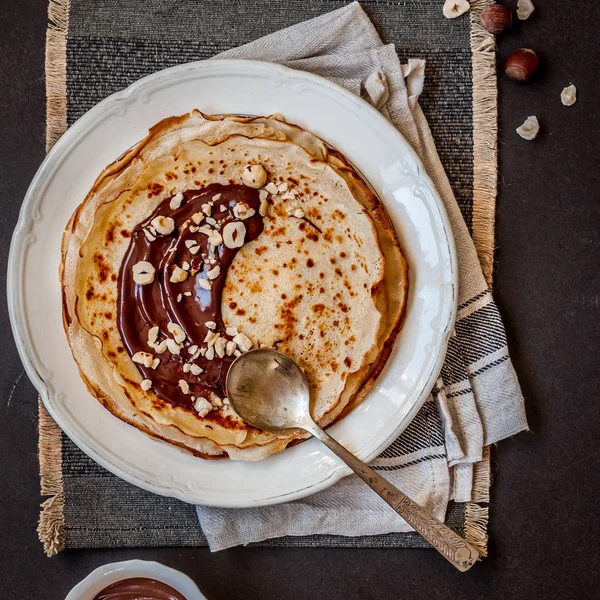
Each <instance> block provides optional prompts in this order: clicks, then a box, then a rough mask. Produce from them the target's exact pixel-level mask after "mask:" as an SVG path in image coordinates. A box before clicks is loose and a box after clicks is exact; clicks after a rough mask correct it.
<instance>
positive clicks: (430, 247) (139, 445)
mask: <svg viewBox="0 0 600 600" xmlns="http://www.w3.org/2000/svg"><path fill="white" fill-rule="evenodd" d="M193 108H198V109H200V110H202V111H203V112H206V113H240V114H257V115H268V114H270V113H274V112H280V113H283V114H284V115H285V117H286V119H287V120H288V121H289V122H292V123H297V124H299V125H300V126H302V127H304V128H306V129H308V130H310V131H312V132H314V133H315V134H317V135H318V136H320V137H321V138H323V139H324V140H325V141H327V142H328V143H329V144H331V145H332V146H334V147H335V148H338V149H339V150H341V151H342V152H343V153H344V154H345V155H346V157H348V158H349V159H350V160H351V161H352V162H353V163H354V164H355V165H357V167H358V168H359V170H360V171H361V172H362V174H363V175H364V176H365V177H366V178H367V180H368V181H369V182H370V184H371V185H372V186H373V188H374V189H375V191H376V192H377V193H378V194H379V196H380V197H381V198H382V199H383V201H384V202H385V205H386V207H387V209H388V211H389V213H390V215H391V218H392V221H393V223H394V226H395V228H396V232H397V233H398V237H399V239H400V243H401V245H402V248H403V251H404V253H405V255H406V258H407V260H408V263H409V268H410V287H409V300H408V308H407V315H406V322H405V324H404V327H403V329H402V331H401V333H400V335H399V337H398V340H397V343H396V346H395V349H394V352H393V354H392V356H391V357H390V359H389V361H388V363H387V365H386V368H385V369H384V371H383V373H382V374H381V375H380V377H379V379H378V380H377V382H376V385H375V386H374V387H373V389H372V391H371V392H370V393H369V395H368V397H367V398H366V399H365V401H364V402H363V403H362V404H361V405H360V406H359V407H358V408H357V409H356V410H354V411H353V412H352V413H351V414H350V415H348V416H347V417H346V418H344V419H343V420H342V421H341V422H339V423H337V424H335V425H334V426H333V427H331V429H330V431H331V433H332V434H333V435H334V437H336V438H337V439H338V440H339V441H340V442H341V443H342V444H344V445H345V446H347V447H348V448H349V449H350V450H352V451H353V452H354V453H355V454H357V455H358V456H359V457H360V458H362V459H365V460H369V459H371V458H374V457H375V456H376V455H377V454H378V453H380V452H381V451H382V450H383V449H384V448H385V447H386V446H388V445H389V444H390V443H391V442H392V441H393V440H394V438H395V437H396V436H397V435H398V434H399V433H400V432H401V431H402V430H403V429H404V428H405V427H406V426H407V425H408V423H409V422H410V420H411V419H412V417H413V416H414V415H415V413H416V412H417V411H418V409H419V408H420V407H421V405H422V403H423V402H424V400H425V398H426V396H427V394H428V393H429V391H430V389H431V388H432V387H433V384H434V382H435V379H436V377H437V375H438V373H439V371H440V368H441V364H442V360H443V358H444V354H445V350H446V343H447V339H448V336H449V334H450V331H451V328H452V323H453V322H454V316H455V311H456V289H457V271H458V269H457V263H456V256H455V249H454V242H453V238H452V233H451V229H450V225H449V223H448V219H447V216H446V213H445V211H444V208H443V205H442V202H441V200H440V198H439V197H438V195H437V193H436V191H435V190H434V187H433V185H432V183H431V181H430V180H429V179H428V177H427V175H426V174H425V172H424V170H423V168H422V166H421V164H420V162H419V160H418V158H417V157H416V155H415V153H414V152H413V150H412V149H411V148H410V146H409V145H408V143H407V142H406V141H405V140H404V138H403V137H402V136H401V135H400V134H399V133H398V132H397V131H396V129H394V127H392V126H391V125H390V123H389V122H388V121H387V120H386V119H385V118H384V117H383V116H382V115H381V114H380V113H379V112H377V111H376V110H375V109H374V108H372V107H371V106H370V105H368V104H367V103H366V102H364V101H363V100H361V99H360V98H358V97H356V96H355V95H353V94H351V93H350V92H347V91H346V90H344V89H343V88H341V87H339V86H337V85H335V84H333V83H331V82H329V81H327V80H325V79H322V78H320V77H317V76H314V75H311V74H308V73H303V72H300V71H294V70H290V69H287V68H285V67H282V66H279V65H273V64H267V63H260V62H250V61H234V60H214V61H202V62H196V63H190V64H186V65H181V66H178V67H174V68H171V69H167V70H165V71H160V72H159V73H155V74H153V75H150V76H149V77H146V78H144V79H141V80H140V81H138V82H137V83H135V84H133V85H132V86H131V87H129V88H127V89H126V90H124V91H122V92H119V93H117V94H114V95H113V96H110V97H109V98H107V99H106V100H104V101H103V102H100V104H98V105H97V106H95V107H94V108H93V109H92V110H90V111H89V112H88V113H86V114H85V115H84V116H83V117H82V118H81V119H79V121H77V122H76V123H75V124H74V125H73V126H72V127H71V128H70V129H69V130H68V131H67V132H66V133H65V135H63V137H62V138H61V139H60V141H59V142H58V143H57V144H56V145H55V146H54V148H53V149H52V151H51V152H50V153H49V154H48V156H47V158H46V160H45V161H44V162H43V164H42V166H41V167H40V169H39V170H38V172H37V174H36V176H35V177H34V179H33V181H32V183H31V186H30V187H29V190H28V191H27V195H26V197H25V200H24V202H23V207H22V209H21V215H20V218H19V222H18V224H17V227H16V230H15V233H14V236H13V240H12V244H11V250H10V259H9V273H8V300H9V309H10V318H11V324H12V327H13V331H14V335H15V339H16V342H17V347H18V349H19V353H20V355H21V359H22V360H23V363H24V365H25V369H26V371H27V374H28V375H29V377H30V379H31V380H32V382H33V383H34V385H35V386H36V387H37V389H38V390H39V392H40V394H41V396H42V398H43V401H44V404H45V405H46V407H47V409H48V411H49V412H50V414H51V415H52V417H54V419H55V420H56V422H57V423H58V424H59V425H60V427H61V428H62V429H63V430H64V431H65V433H66V434H67V435H68V436H69V437H70V438H71V439H72V440H73V441H74V442H75V443H76V444H77V445H78V446H79V447H80V448H81V449H82V450H83V451H84V452H85V453H86V454H88V455H89V456H90V457H92V458H93V459H94V460H95V461H97V462H98V463H100V464H101V465H102V466H104V467H105V468H107V469H108V470H109V471H112V472H113V473H114V474H116V475H118V476H119V477H122V478H123V479H126V480H127V481H130V482H131V483H133V484H135V485H137V486H140V487H142V488H145V489H147V490H150V491H152V492H155V493H158V494H164V495H168V496H175V497H177V498H180V499H181V500H184V501H186V502H192V503H197V504H205V505H212V506H223V507H248V506H257V505H266V504H275V503H278V502H285V501H289V500H294V499H297V498H301V497H303V496H307V495H309V494H312V493H314V492H317V491H319V490H322V489H324V488H327V487H329V486H330V485H332V484H333V483H335V482H336V481H338V480H339V479H341V478H342V477H343V476H345V475H347V474H348V472H349V470H348V469H347V467H345V466H343V465H342V464H341V463H340V462H339V461H338V460H337V459H336V458H335V457H334V456H333V455H332V454H330V453H329V451H328V450H326V449H325V448H324V447H323V446H322V445H321V444H320V443H319V442H318V441H316V440H310V441H307V442H305V443H302V444H299V445H297V446H294V447H293V448H290V449H288V450H286V451H285V452H283V453H281V454H278V455H275V456H271V457H269V458H267V459H266V460H264V461H261V462H258V463H251V464H248V463H240V462H233V461H207V460H202V459H199V458H195V457H193V456H191V455H189V454H186V453H184V452H182V451H180V450H178V449H177V448H175V447H173V446H169V445H167V444H165V443H162V442H159V441H155V440H153V439H151V438H150V437H148V436H146V435H144V434H143V433H141V432H139V431H138V430H137V429H135V428H134V427H131V426H129V425H127V424H125V423H123V422H122V421H120V420H119V419H117V418H115V417H113V416H112V415H111V414H110V413H109V412H108V411H107V410H105V409H104V408H103V407H102V406H101V405H100V403H99V402H97V401H96V400H95V399H94V398H93V397H92V396H91V395H90V394H89V393H88V391H87V389H86V387H85V385H84V384H83V382H82V381H81V379H80V377H79V373H78V370H77V366H76V364H75V362H74V360H73V358H72V356H71V351H70V349H69V346H68V343H67V339H66V337H65V333H64V331H63V324H62V314H61V289H60V285H59V280H58V267H59V262H60V242H61V236H62V232H63V229H64V227H65V225H66V223H67V221H68V219H69V217H70V216H71V214H72V212H73V211H74V210H75V208H76V207H77V206H78V205H79V203H80V202H81V201H82V200H83V198H84V197H85V195H86V194H87V192H88V190H89V189H90V187H91V185H92V183H93V181H94V179H95V178H96V176H97V175H98V174H99V173H100V171H101V170H102V169H103V168H104V167H105V166H106V165H107V164H109V163H111V162H112V161H113V160H114V159H115V158H116V157H117V156H119V155H120V154H121V153H122V152H124V151H125V150H126V149H128V148H129V147H131V146H132V145H133V144H134V143H136V142H137V141H139V140H140V139H142V138H143V137H144V136H145V135H146V133H147V130H148V128H149V127H150V126H152V125H154V124H155V123H157V122H158V121H160V120H161V119H163V118H164V117H168V116H171V115H179V114H183V113H185V112H188V111H190V110H191V109H193Z"/></svg>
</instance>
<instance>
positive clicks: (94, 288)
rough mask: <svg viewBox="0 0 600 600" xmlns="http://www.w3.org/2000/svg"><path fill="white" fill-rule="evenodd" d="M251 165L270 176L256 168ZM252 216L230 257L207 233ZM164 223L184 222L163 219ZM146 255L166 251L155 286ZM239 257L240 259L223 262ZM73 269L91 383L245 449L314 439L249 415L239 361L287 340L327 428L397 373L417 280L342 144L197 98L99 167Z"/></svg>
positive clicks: (140, 422)
mask: <svg viewBox="0 0 600 600" xmlns="http://www.w3.org/2000/svg"><path fill="white" fill-rule="evenodd" d="M261 167H262V169H261ZM255 169H259V170H262V171H263V174H265V175H266V179H264V178H263V179H264V180H261V177H260V173H259V176H258V177H254V178H252V177H250V178H249V177H248V173H255ZM244 199H246V201H244ZM207 206H208V208H207ZM259 206H260V209H259ZM259 210H260V217H259ZM167 213H168V215H169V216H168V218H167ZM190 215H191V216H192V217H194V218H195V220H193V219H191V218H190ZM249 215H250V216H251V217H252V219H253V222H255V225H254V230H255V231H256V232H259V233H258V234H257V235H256V236H255V237H253V236H250V235H248V237H247V239H246V240H242V242H243V245H241V246H238V247H236V248H235V252H236V253H235V255H234V256H233V255H232V254H231V252H230V254H229V255H227V252H229V250H228V249H227V246H226V242H225V243H224V242H223V241H222V240H221V242H220V243H218V242H219V237H221V238H222V237H223V236H222V235H216V237H211V235H212V234H213V232H214V231H217V232H220V234H223V233H224V228H225V225H224V223H225V222H229V223H239V222H242V223H243V222H246V224H250V219H248V216H249ZM157 217H158V218H159V219H162V221H155V219H156V218H157ZM260 218H262V222H260ZM164 219H167V221H168V219H172V220H173V224H174V228H173V231H168V229H169V228H168V227H167V228H166V229H165V228H161V227H158V226H157V227H153V226H152V224H153V223H154V224H155V225H156V224H157V223H159V222H161V223H164V222H165V221H164ZM257 219H259V221H258V222H257V221H256V220H257ZM236 226H237V225H236ZM157 229H158V231H157ZM250 229H251V228H248V229H247V230H248V231H250ZM245 230H246V229H244V231H245ZM161 232H162V233H161ZM251 238H252V239H251ZM209 239H210V242H209V241H208V240H209ZM153 248H154V250H153ZM190 248H191V249H193V250H195V251H196V253H197V254H196V255H192V254H190ZM198 248H199V249H198ZM134 252H141V254H140V256H141V255H142V254H143V256H142V258H145V259H147V260H148V261H150V262H152V260H153V261H154V266H155V267H156V274H155V276H154V278H153V280H152V281H151V282H150V283H146V284H144V285H140V284H138V283H136V281H134V280H133V279H132V278H133V273H132V271H133V269H131V268H130V266H131V264H132V263H131V256H132V253H134ZM226 256H229V257H230V258H231V257H232V256H233V258H232V260H231V264H230V265H226V262H221V263H220V262H219V261H225V258H226ZM152 257H154V258H152ZM157 263H160V264H157ZM219 264H220V265H221V268H220V273H219V274H218V276H217V277H215V278H214V279H213V280H212V281H211V282H210V283H206V280H207V278H208V277H210V275H208V276H207V273H208V271H210V270H212V269H214V267H215V266H217V265H219ZM190 265H191V268H190ZM186 266H187V269H186V268H185V267H186ZM225 266H228V268H224V267H225ZM176 268H177V269H181V270H185V271H186V275H184V276H183V277H184V278H185V279H184V280H183V281H178V279H181V278H178V277H174V276H173V273H174V270H175V269H176ZM217 271H218V270H217ZM212 273H213V275H214V273H215V271H212ZM61 278H62V282H63V290H64V291H63V294H64V320H65V328H66V330H67V335H68V338H69V343H70V346H71V349H72V352H73V356H74V357H75V360H76V361H77V363H78V365H79V368H80V372H81V376H82V378H83V379H84V381H85V383H86V384H87V386H88V388H89V389H90V391H91V392H92V394H93V395H94V396H95V397H96V398H97V399H98V400H99V401H100V402H101V403H102V404H103V405H104V406H105V407H106V408H107V409H108V410H110V411H111V412H112V413H113V414H115V415H116V416H117V417H119V418H121V419H123V420H124V421H127V422H128V423H130V424H131V425H133V426H135V427H137V428H138V429H140V430H142V431H144V432H146V433H148V434H150V435H152V436H155V437H157V438H161V439H163V440H165V441H166V442H169V443H171V444H175V445H178V446H180V447H182V448H185V449H187V450H189V451H191V452H193V453H194V454H196V455H198V456H202V457H204V458H227V457H230V458H233V459H241V460H258V459H261V458H264V457H266V456H268V455H270V454H273V453H275V452H279V451H281V450H283V449H285V448H286V447H287V445H288V444H290V443H291V442H297V441H299V440H301V439H302V438H303V437H304V436H305V434H303V433H302V432H299V431H295V430H289V431H283V432H266V431H261V430H258V429H255V428H253V427H251V426H249V425H247V424H246V423H244V422H243V421H242V420H241V419H239V417H237V415H236V414H235V412H234V411H233V410H232V408H231V406H230V405H229V403H228V401H227V398H226V397H225V390H224V389H223V385H222V382H223V381H224V375H225V374H226V370H227V368H228V366H229V364H230V363H231V361H232V360H233V359H234V358H235V355H238V354H239V353H240V352H241V351H244V350H247V349H248V348H249V347H250V346H251V347H253V348H257V347H275V348H277V349H278V350H280V351H281V352H284V353H285V354H287V355H289V356H290V357H292V358H293V359H294V360H296V361H297V362H298V364H299V365H300V366H301V367H302V368H303V369H304V371H305V373H306V375H307V377H308V379H309V383H310V385H311V389H312V402H313V415H314V417H315V419H316V420H317V422H318V423H319V424H320V425H321V426H326V425H328V424H330V423H331V422H333V421H334V420H335V419H338V418H340V417H342V416H343V415H344V414H346V412H347V411H349V410H350V409H351V408H352V407H353V406H355V405H356V403H358V402H360V401H361V400H362V398H363V397H364V396H365V394H366V392H367V391H368V390H369V388H370V386H371V385H372V383H373V382H374V380H375V378H376V377H377V375H378V374H379V372H380V371H381V369H382V368H383V366H384V364H385V362H386V360H387V358H388V357H389V355H390V352H391V350H392V346H393V344H394V341H395V339H396V336H397V334H398V332H399V330H400V328H401V324H402V318H403V314H404V309H405V303H406V294H407V285H408V271H407V265H406V261H405V260H404V258H403V257H402V254H401V251H400V248H399V245H398V240H397V237H396V234H395V232H394V228H393V226H392V224H391V222H390V219H389V217H388V215H387V212H386V210H385V208H384V206H383V205H382V203H381V201H380V200H379V199H378V198H377V197H376V196H375V194H373V193H372V191H371V190H370V189H369V188H368V186H367V185H366V184H365V182H363V181H362V180H361V178H360V177H359V176H358V175H357V173H356V171H355V170H354V169H353V167H352V166H351V165H350V164H349V163H348V161H347V160H346V159H345V158H344V157H343V156H342V155H341V154H340V153H339V152H338V151H336V150H334V149H332V148H330V147H328V146H327V145H326V144H325V143H324V142H323V141H322V140H320V139H319V138H318V137H316V136H315V135H313V134H311V133H310V132H308V131H306V130H304V129H301V128H299V127H297V126H295V125H291V124H288V123H286V122H285V120H284V118H283V117H282V116H281V115H273V116H270V117H255V118H247V117H237V116H219V117H213V116H207V115H204V114H202V113H200V112H199V111H196V110H195V111H193V112H192V113H190V114H187V115H184V116H181V117H172V118H168V119H165V120H163V121H161V122H160V123H158V124H157V125H155V126H154V127H152V128H151V129H150V131H149V135H148V136H147V137H146V138H145V139H144V140H142V141H141V142H140V143H139V144H137V145H136V146H134V147H133V148H131V149H130V150H129V151H127V152H126V153H125V154H123V155H122V156H121V157H120V158H119V159H118V160H117V161H116V162H114V163H113V164H111V165H109V166H108V167H107V168H106V169H105V170H104V171H103V172H102V173H101V175H100V176H99V178H98V179H97V180H96V182H95V184H94V186H93V188H92V190H91V191H90V193H89V194H88V196H87V197H86V198H85V200H84V201H83V203H82V204H81V205H80V206H79V207H78V209H77V210H76V212H75V213H74V214H73V216H72V218H71V220H70V222H69V224H68V226H67V229H66V231H65V235H64V240H63V261H62V269H61ZM202 279H203V280H205V281H204V282H203V283H202V282H201V281H200V280H202ZM209 285H210V286H212V289H210V290H208V291H207V290H205V289H204V288H206V287H207V286H209ZM205 292H210V293H209V294H208V295H207V294H206V293H205ZM211 302H212V305H211ZM149 306H151V308H152V310H150V309H149ZM209 309H210V310H209ZM207 310H208V311H209V313H210V315H211V318H210V321H207V320H206V318H204V319H203V318H202V315H203V314H205V313H206V311H207ZM127 332H130V333H131V332H133V333H131V337H132V339H124V338H128V337H129V334H128V333H127ZM242 332H243V340H245V342H247V343H242V344H240V343H239V339H240V338H239V337H237V338H236V336H239V333H242ZM217 334H219V335H220V336H221V338H223V339H224V341H223V344H222V345H221V352H220V354H223V352H224V351H223V348H225V347H227V348H229V347H231V349H232V353H229V352H228V353H227V354H223V356H217V355H215V353H214V350H210V347H211V341H212V346H213V348H214V347H215V343H214V338H215V335H217ZM134 338H135V339H134ZM169 339H172V340H173V341H170V342H169V349H167V350H166V351H165V350H164V346H165V344H166V342H167V340H169ZM236 339H237V342H238V344H237V346H236V345H235V341H236ZM146 340H147V341H146ZM161 341H162V342H164V343H165V344H162V346H163V347H162V348H161V347H160V344H161ZM142 342H143V345H144V346H145V347H143V348H142V347H140V344H142ZM226 342H232V343H233V345H232V344H228V345H227V346H226V345H225V344H226ZM174 344H176V345H177V347H175V346H174ZM157 348H158V349H159V350H161V352H157ZM234 348H235V353H233V349H234ZM142 355H144V356H142ZM140 356H142V359H140ZM148 356H149V358H148ZM132 359H133V360H132ZM134 360H135V362H134ZM186 364H188V366H186ZM191 364H194V365H196V366H195V367H193V368H192V367H191ZM191 368H192V370H191V371H190V369H191ZM199 371H200V373H199ZM215 372H216V375H215ZM209 375H210V376H211V377H212V379H211V380H210V381H208V379H207V377H208V376H209ZM182 381H183V382H184V383H182ZM219 382H220V383H219ZM199 399H201V403H200V405H199V404H198V402H199Z"/></svg>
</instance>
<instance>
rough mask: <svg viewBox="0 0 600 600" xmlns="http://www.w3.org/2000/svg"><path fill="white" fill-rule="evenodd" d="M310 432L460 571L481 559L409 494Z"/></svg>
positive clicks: (325, 435)
mask: <svg viewBox="0 0 600 600" xmlns="http://www.w3.org/2000/svg"><path fill="white" fill-rule="evenodd" d="M310 432H311V433H312V434H313V435H314V436H315V437H317V438H319V439H320V440H321V441H322V442H323V443H324V444H325V445H326V446H327V447H328V448H329V449H330V450H331V451H332V452H334V453H335V454H337V456H338V457H339V458H341V459H342V460H343V461H344V462H345V463H346V464H347V465H348V466H349V467H350V468H351V469H352V470H353V471H354V472H355V473H356V474H357V475H358V476H359V477H360V478H361V479H362V480H363V481H364V482H365V483H366V484H367V485H369V486H370V487H371V488H372V489H373V490H375V492H377V493H378V494H379V496H381V498H383V499H384V500H385V501H386V502H387V503H388V504H389V505H390V506H391V507H392V508H393V509H394V510H395V511H396V512H397V513H398V514H399V515H400V516H401V517H402V518H403V519H404V520H405V521H406V522H407V523H408V524H409V525H410V526H411V527H412V528H413V529H415V530H416V531H418V532H419V533H420V534H421V535H422V536H423V537H424V538H425V539H426V540H427V541H428V542H429V543H430V544H431V545H432V546H433V547H434V548H435V549H436V550H437V551H438V552H439V553H440V554H441V555H442V556H444V558H446V560H448V561H449V562H451V563H452V564H453V565H454V566H455V567H456V568H457V569H458V570H459V571H462V572H464V571H468V570H469V569H470V568H471V567H472V566H473V565H474V564H475V562H476V561H477V559H478V558H479V552H477V550H475V548H473V546H471V545H470V544H468V543H467V542H466V541H465V540H464V539H463V538H461V537H460V536H459V535H457V534H456V533H454V531H452V529H450V528H449V527H447V526H446V525H444V524H443V523H442V522H441V521H438V520H437V519H436V518H435V517H434V516H432V515H431V514H430V513H429V512H428V511H427V510H425V509H424V508H422V507H420V506H419V505H418V504H417V503H416V502H413V501H412V500H411V499H410V498H409V497H408V496H407V495H406V494H403V493H402V492H401V491H400V490H399V489H397V488H396V487H395V486H393V485H392V484H391V483H390V482H389V481H386V480H385V479H384V478H383V477H380V476H379V475H378V474H377V473H376V472H375V471H374V470H373V469H371V468H370V467H368V466H367V465H366V464H365V463H363V462H362V461H361V460H359V459H358V458H356V456H354V454H352V453H351V452H350V451H348V450H346V448H344V446H342V445H341V444H339V443H338V442H336V441H335V440H334V439H333V438H332V437H331V436H330V435H329V434H328V433H326V432H325V431H323V430H322V429H321V428H320V427H319V426H318V425H316V424H314V427H311V428H310Z"/></svg>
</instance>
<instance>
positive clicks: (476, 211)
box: [470, 0, 498, 285]
mask: <svg viewBox="0 0 600 600" xmlns="http://www.w3.org/2000/svg"><path fill="white" fill-rule="evenodd" d="M493 3H494V0H471V11H470V16H471V53H472V71H473V241H474V242H475V247H476V248H477V253H478V255H479V260H480V262H481V267H482V269H483V275H484V277H485V279H486V281H487V282H488V283H489V284H490V285H491V283H492V277H493V271H494V228H495V219H496V192H497V186H498V171H497V169H498V133H497V132H498V105H497V103H498V88H497V84H496V52H495V50H496V40H495V38H494V36H493V35H492V34H491V33H488V32H487V31H486V30H485V29H484V28H483V27H482V26H481V21H480V20H479V17H480V15H481V11H482V10H483V9H484V8H485V7H486V6H489V5H490V4H493Z"/></svg>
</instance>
